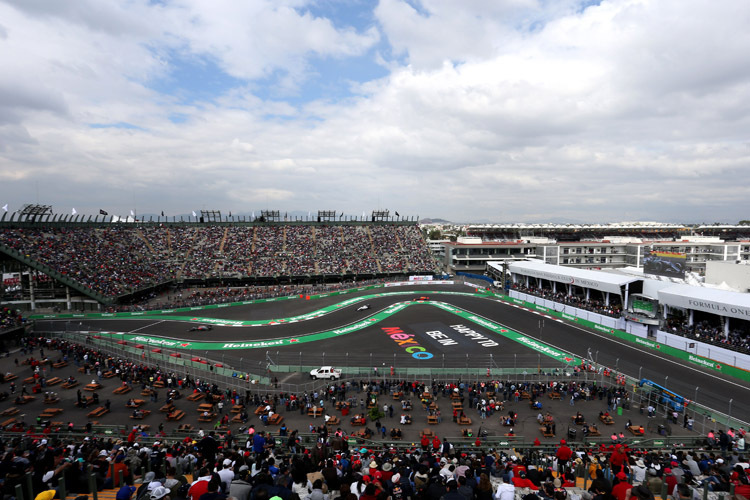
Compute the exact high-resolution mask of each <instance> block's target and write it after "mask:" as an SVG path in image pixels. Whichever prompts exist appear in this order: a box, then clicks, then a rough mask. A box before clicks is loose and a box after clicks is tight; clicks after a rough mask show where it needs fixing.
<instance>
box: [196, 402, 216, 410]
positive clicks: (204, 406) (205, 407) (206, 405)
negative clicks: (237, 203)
mask: <svg viewBox="0 0 750 500" xmlns="http://www.w3.org/2000/svg"><path fill="white" fill-rule="evenodd" d="M198 411H199V412H206V411H207V412H212V411H214V405H212V404H211V403H203V404H199V405H198Z"/></svg>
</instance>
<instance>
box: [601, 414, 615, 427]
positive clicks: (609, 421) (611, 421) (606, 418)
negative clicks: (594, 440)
mask: <svg viewBox="0 0 750 500" xmlns="http://www.w3.org/2000/svg"><path fill="white" fill-rule="evenodd" d="M599 420H601V421H602V422H603V423H604V424H606V425H613V424H614V423H615V419H614V418H612V416H611V415H599Z"/></svg>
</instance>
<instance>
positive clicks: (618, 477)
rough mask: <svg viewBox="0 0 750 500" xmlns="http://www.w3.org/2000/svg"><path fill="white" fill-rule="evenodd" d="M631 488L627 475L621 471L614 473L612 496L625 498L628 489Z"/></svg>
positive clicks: (620, 498) (620, 499)
mask: <svg viewBox="0 0 750 500" xmlns="http://www.w3.org/2000/svg"><path fill="white" fill-rule="evenodd" d="M631 488H633V485H632V484H630V483H629V482H628V475H627V474H625V473H624V472H623V471H620V472H618V473H617V474H615V480H614V484H613V486H612V496H613V497H615V499H616V500H625V498H626V497H627V493H628V491H629V490H630V489H631Z"/></svg>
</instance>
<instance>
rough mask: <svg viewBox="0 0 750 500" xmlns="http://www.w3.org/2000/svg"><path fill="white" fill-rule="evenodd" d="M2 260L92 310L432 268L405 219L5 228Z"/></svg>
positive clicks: (0, 233) (0, 237)
mask: <svg viewBox="0 0 750 500" xmlns="http://www.w3.org/2000/svg"><path fill="white" fill-rule="evenodd" d="M0 255H2V256H3V258H4V259H5V260H6V261H8V262H9V263H10V265H11V267H14V268H15V269H18V270H22V271H23V272H27V271H31V272H30V273H29V274H30V275H34V274H36V273H43V274H44V275H46V276H49V277H51V278H52V282H54V286H53V288H57V289H58V292H57V293H54V292H53V293H51V295H53V296H58V297H59V296H60V295H61V294H63V296H65V294H69V293H70V290H73V291H77V292H79V293H80V294H82V295H83V296H86V297H89V298H90V299H93V300H95V301H96V302H98V303H100V304H114V303H120V302H125V301H130V300H132V299H133V298H134V297H138V296H143V295H145V294H149V293H151V292H152V291H153V290H154V289H156V288H159V287H165V286H169V285H174V284H181V285H191V286H216V285H222V286H228V285H231V286H245V285H270V284H280V283H282V284H287V283H292V284H293V283H322V282H337V281H341V280H344V279H346V280H362V279H371V278H383V277H389V276H398V275H407V274H433V273H435V272H436V271H437V265H436V262H435V260H434V258H433V257H432V254H431V253H430V251H429V249H428V247H427V245H426V243H425V241H424V238H423V236H422V234H421V232H420V230H419V227H418V225H417V223H416V222H413V221H406V220H400V221H393V220H387V221H378V222H366V221H339V222H314V221H305V222H300V221H294V222H238V223H220V224H200V223H193V222H174V223H137V224H133V223H97V222H79V223H70V222H62V223H60V222H27V221H23V222H18V221H16V222H7V221H5V222H2V223H0ZM6 267H7V266H6ZM32 281H33V280H31V279H28V280H25V282H23V283H22V284H25V285H27V286H26V292H25V293H22V294H21V295H23V298H25V299H31V300H33V297H31V295H32V293H31V290H28V289H29V288H32V289H33V286H31V287H30V286H28V285H30V284H32ZM66 287H67V289H66Z"/></svg>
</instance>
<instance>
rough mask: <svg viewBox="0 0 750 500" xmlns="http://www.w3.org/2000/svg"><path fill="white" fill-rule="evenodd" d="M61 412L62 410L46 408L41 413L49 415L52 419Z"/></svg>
mask: <svg viewBox="0 0 750 500" xmlns="http://www.w3.org/2000/svg"><path fill="white" fill-rule="evenodd" d="M63 411H64V410H63V409H62V408H47V409H46V410H44V412H43V413H49V414H50V416H52V417H54V416H55V415H57V414H58V413H62V412H63Z"/></svg>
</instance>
